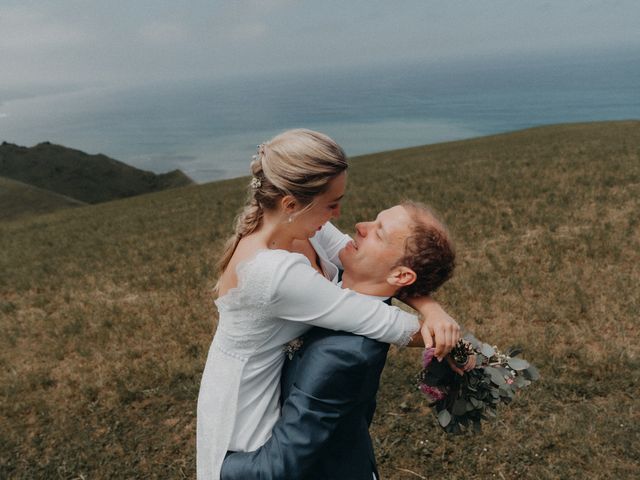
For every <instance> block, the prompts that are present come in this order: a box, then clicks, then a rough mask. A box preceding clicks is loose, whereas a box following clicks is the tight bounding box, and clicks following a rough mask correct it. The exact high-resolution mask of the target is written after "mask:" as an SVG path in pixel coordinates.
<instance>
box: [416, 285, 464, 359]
mask: <svg viewBox="0 0 640 480" xmlns="http://www.w3.org/2000/svg"><path fill="white" fill-rule="evenodd" d="M407 304H408V305H410V306H411V307H413V308H415V309H416V310H418V311H419V312H420V313H421V314H422V317H423V318H424V321H423V322H422V327H421V328H420V334H421V335H422V338H423V340H424V346H425V347H426V348H429V347H431V346H434V347H435V352H434V356H435V357H436V358H437V359H438V360H439V361H442V359H443V358H444V357H446V356H447V354H448V353H449V352H450V351H451V349H452V348H453V347H454V346H455V345H456V343H457V342H458V340H459V339H460V325H458V322H456V321H455V320H454V319H453V318H451V317H450V316H449V314H447V312H445V311H444V310H443V309H442V307H440V305H439V304H438V302H436V301H435V300H433V299H432V298H431V297H420V298H414V299H410V300H409V301H407ZM434 340H435V345H434Z"/></svg>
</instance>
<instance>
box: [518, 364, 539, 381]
mask: <svg viewBox="0 0 640 480" xmlns="http://www.w3.org/2000/svg"><path fill="white" fill-rule="evenodd" d="M522 373H524V376H525V378H526V379H527V380H531V381H535V380H538V379H539V378H540V372H538V369H537V368H536V367H534V366H533V365H529V367H527V368H526V369H525V370H524V371H523V372H522Z"/></svg>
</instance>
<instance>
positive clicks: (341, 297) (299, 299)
mask: <svg viewBox="0 0 640 480" xmlns="http://www.w3.org/2000/svg"><path fill="white" fill-rule="evenodd" d="M283 257H284V256H283ZM267 296H268V300H267V302H266V305H268V308H269V309H270V310H271V315H272V316H274V317H277V318H281V319H283V320H288V321H293V322H303V323H308V324H310V325H315V326H319V327H324V328H328V329H331V330H343V331H347V332H352V333H355V334H358V335H363V336H365V337H368V338H371V339H374V340H379V341H382V342H386V343H392V344H396V345H406V344H407V343H408V342H409V341H410V339H411V337H412V336H413V334H414V333H416V332H418V331H419V330H420V322H419V321H418V317H417V316H416V315H413V314H410V313H408V312H404V311H402V310H400V309H399V308H397V307H392V306H389V305H386V304H384V303H383V302H381V301H380V300H378V299H375V298H372V297H369V296H366V295H361V294H359V293H356V292H354V291H352V290H349V289H342V288H340V287H339V286H337V285H335V284H333V283H331V282H330V281H329V280H327V279H326V278H324V277H323V276H322V275H320V274H319V273H318V272H316V271H315V270H314V269H313V268H312V267H311V265H310V264H309V261H308V260H307V258H306V257H304V256H303V255H298V254H288V255H286V258H282V259H281V261H280V262H279V264H278V268H277V271H276V272H275V273H274V277H273V280H272V282H271V286H270V291H269V292H268V295H267ZM429 338H430V337H429ZM429 341H430V340H429Z"/></svg>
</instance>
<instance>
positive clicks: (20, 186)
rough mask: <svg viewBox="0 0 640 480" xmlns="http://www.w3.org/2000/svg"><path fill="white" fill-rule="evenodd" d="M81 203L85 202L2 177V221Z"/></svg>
mask: <svg viewBox="0 0 640 480" xmlns="http://www.w3.org/2000/svg"><path fill="white" fill-rule="evenodd" d="M80 205H85V203H84V202H80V201H78V200H75V199H73V198H70V197H65V196H64V195H60V194H58V193H54V192H51V191H49V190H43V189H41V188H38V187H34V186H33V185H27V184H26V183H22V182H18V181H16V180H11V179H9V178H4V177H0V221H3V220H14V219H16V218H20V217H24V216H28V215H34V214H42V213H49V212H53V211H55V210H60V209H62V208H69V207H77V206H80Z"/></svg>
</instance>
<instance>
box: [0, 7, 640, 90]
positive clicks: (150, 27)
mask: <svg viewBox="0 0 640 480" xmlns="http://www.w3.org/2000/svg"><path fill="white" fill-rule="evenodd" d="M639 21H640V2H639V1H638V0H619V1H618V0H601V1H597V0H562V1H553V2H552V1H549V2H547V1H535V0H523V1H520V0H484V1H483V0H441V1H431V0H406V1H403V0H396V1H390V0H384V1H377V0H340V1H337V0H322V1H320V0H308V1H301V0H300V1H297V0H228V1H219V0H218V1H216V0H189V1H177V0H170V1H169V0H135V1H132V0H127V1H121V0H109V1H104V0H101V1H97V0H96V1H93V0H58V1H44V0H43V1H29V0H15V1H14V0H0V65H1V66H2V67H1V72H0V95H3V96H4V100H7V98H10V97H11V96H14V97H15V96H16V95H22V94H28V92H29V90H34V91H35V90H37V89H42V88H43V87H45V88H51V87H60V86H62V87H65V86H69V85H71V86H75V87H83V86H87V85H92V86H126V85H131V84H144V83H150V82H154V83H155V82H165V81H176V80H180V79H184V78H215V77H223V76H233V75H238V74H253V75H260V74H261V73H266V72H278V71H286V70H313V69H319V68H332V67H342V66H347V65H368V64H385V63H389V62H410V61H416V60H419V61H422V62H425V61H426V62H429V61H442V60H445V61H446V60H450V59H451V60H461V61H465V60H468V59H474V58H478V57H485V56H487V57H491V56H503V55H513V54H515V55H520V54H523V55H527V54H530V53H536V54H546V53H550V52H554V53H571V52H581V51H585V50H590V49H598V50H607V49H612V50H616V49H627V50H633V49H636V50H637V49H638V48H639V47H640V28H639V27H638V23H639ZM16 92H18V93H16ZM2 99H3V97H0V102H1V101H2Z"/></svg>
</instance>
